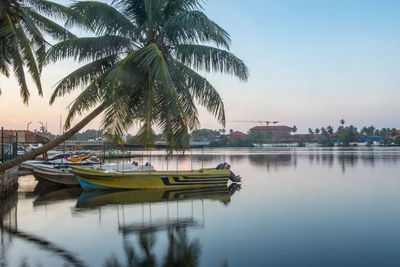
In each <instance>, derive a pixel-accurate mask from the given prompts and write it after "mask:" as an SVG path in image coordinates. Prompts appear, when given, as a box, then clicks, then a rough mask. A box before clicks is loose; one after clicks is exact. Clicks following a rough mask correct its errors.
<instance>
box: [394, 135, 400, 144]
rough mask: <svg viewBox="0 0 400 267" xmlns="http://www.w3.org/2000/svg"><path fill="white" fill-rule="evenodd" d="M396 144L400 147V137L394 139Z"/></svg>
mask: <svg viewBox="0 0 400 267" xmlns="http://www.w3.org/2000/svg"><path fill="white" fill-rule="evenodd" d="M394 143H395V144H396V145H400V135H397V136H396V138H395V139H394Z"/></svg>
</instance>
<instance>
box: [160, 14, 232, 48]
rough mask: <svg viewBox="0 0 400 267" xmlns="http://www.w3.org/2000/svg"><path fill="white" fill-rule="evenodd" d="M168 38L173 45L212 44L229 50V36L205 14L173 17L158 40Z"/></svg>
mask: <svg viewBox="0 0 400 267" xmlns="http://www.w3.org/2000/svg"><path fill="white" fill-rule="evenodd" d="M163 38H167V39H168V40H169V41H170V42H171V43H173V44H180V43H199V42H201V43H206V42H212V43H215V44H216V45H217V46H222V47H224V48H226V49H229V46H230V43H231V39H230V36H229V34H228V33H227V32H226V31H225V30H224V29H223V28H221V27H220V26H218V25H217V24H216V23H215V22H213V21H212V20H210V19H209V18H208V17H207V16H206V15H205V14H204V13H203V12H200V11H198V10H193V11H186V12H182V13H180V14H178V15H177V16H173V17H171V18H170V19H169V20H168V21H166V22H165V24H164V25H163V29H162V31H161V33H160V35H159V37H158V40H162V39H163Z"/></svg>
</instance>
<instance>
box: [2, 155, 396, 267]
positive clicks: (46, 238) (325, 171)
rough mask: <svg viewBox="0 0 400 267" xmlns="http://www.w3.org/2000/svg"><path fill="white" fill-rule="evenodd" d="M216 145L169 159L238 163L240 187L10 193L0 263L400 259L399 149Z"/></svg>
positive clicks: (186, 163) (158, 160) (187, 164)
mask: <svg viewBox="0 0 400 267" xmlns="http://www.w3.org/2000/svg"><path fill="white" fill-rule="evenodd" d="M210 151H211V150H210ZM210 151H208V152H207V153H208V154H207V155H196V154H194V155H193V156H192V157H190V156H189V155H185V156H180V157H177V158H178V159H177V158H174V161H170V162H169V166H168V167H169V168H170V169H171V168H179V169H183V168H188V169H190V168H194V169H196V168H200V167H201V166H202V165H204V167H210V166H216V165H217V164H218V163H220V162H224V161H226V162H229V163H231V165H232V169H233V171H235V172H236V173H238V174H240V175H241V176H242V177H243V186H244V190H242V191H240V192H239V194H237V191H238V190H240V186H239V185H237V184H231V186H229V187H222V188H208V189H194V190H154V191H153V190H152V191H141V190H137V191H118V192H108V191H106V192H83V191H81V190H80V189H79V188H70V189H68V188H66V189H60V188H51V189H49V188H43V187H40V186H37V187H34V186H32V187H30V189H29V190H28V189H27V188H28V187H26V186H24V187H23V190H22V191H21V192H19V195H18V196H16V195H14V196H10V198H9V199H7V200H6V201H4V200H3V201H1V206H0V212H1V216H2V221H1V234H2V235H1V241H2V242H1V255H0V257H1V258H0V265H1V266H39V265H40V266H63V265H66V266H71V265H72V266H179V265H180V266H215V265H219V264H222V265H223V266H228V265H230V266H231V265H232V266H244V265H246V264H248V265H251V266H339V265H340V266H366V265H370V266H372V265H374V266H382V265H386V266H399V263H400V258H399V256H398V253H397V251H398V249H399V248H400V241H399V240H400V231H399V230H398V229H399V228H398V225H399V223H400V215H399V214H400V213H399V209H398V204H399V203H400V197H399V194H398V192H399V190H400V182H399V179H398V172H399V160H400V150H394V149H388V150H375V151H371V150H367V149H365V150H363V149H359V150H333V149H332V150H324V149H315V150H302V149H298V150H295V151H293V150H289V149H287V150H280V151H278V150H276V151H272V150H267V149H265V150H261V149H257V150H250V149H231V150H229V151H227V150H215V151H214V150H213V151H211V152H210ZM214 152H215V153H214ZM152 162H153V164H154V165H155V166H156V167H157V168H159V169H165V167H166V161H165V157H164V156H161V155H156V156H153V158H152ZM342 174H343V175H342ZM24 179H27V178H24ZM32 179H33V178H32ZM20 183H21V181H20ZM34 185H36V184H34ZM235 192H236V193H235ZM227 244H229V246H227ZM232 248H240V253H236V251H232ZM265 251H268V252H269V253H265Z"/></svg>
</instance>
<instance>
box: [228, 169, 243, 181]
mask: <svg viewBox="0 0 400 267" xmlns="http://www.w3.org/2000/svg"><path fill="white" fill-rule="evenodd" d="M229 179H231V181H232V182H235V183H240V182H241V181H242V179H241V178H240V176H239V175H236V174H234V173H233V171H231V174H230V176H229Z"/></svg>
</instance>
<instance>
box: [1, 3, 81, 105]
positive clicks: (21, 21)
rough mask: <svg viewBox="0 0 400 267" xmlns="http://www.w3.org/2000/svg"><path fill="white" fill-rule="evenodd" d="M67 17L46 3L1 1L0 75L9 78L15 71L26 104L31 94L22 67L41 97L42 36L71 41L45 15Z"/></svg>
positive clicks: (63, 9)
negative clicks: (11, 71) (25, 69)
mask: <svg viewBox="0 0 400 267" xmlns="http://www.w3.org/2000/svg"><path fill="white" fill-rule="evenodd" d="M68 13H69V9H68V8H67V7H64V6H62V5H59V4H56V3H53V2H50V1H46V0H2V1H1V3H0V74H2V75H4V76H6V77H9V76H10V69H12V70H13V71H14V74H15V77H16V78H17V81H18V84H19V87H20V95H21V97H22V100H23V101H24V103H26V104H27V103H28V100H29V95H30V93H29V90H28V86H27V82H26V76H25V71H24V67H25V66H26V68H27V70H28V72H29V74H30V76H31V77H32V80H33V82H34V83H35V85H36V87H37V89H38V93H39V95H42V85H41V82H40V72H41V63H42V62H43V60H44V58H45V53H46V47H48V43H47V42H46V40H45V38H44V36H43V34H46V35H50V36H51V37H53V38H54V39H56V40H63V39H65V38H71V37H74V35H73V34H71V33H70V32H69V31H67V30H65V29H64V28H63V27H61V26H60V25H58V24H57V23H55V22H53V21H52V20H50V19H49V18H47V17H45V16H44V15H47V16H52V17H56V16H57V17H58V18H66V17H67V16H68ZM0 94H1V89H0Z"/></svg>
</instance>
